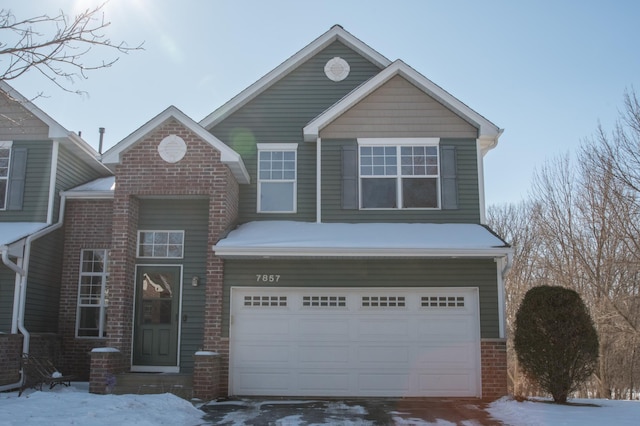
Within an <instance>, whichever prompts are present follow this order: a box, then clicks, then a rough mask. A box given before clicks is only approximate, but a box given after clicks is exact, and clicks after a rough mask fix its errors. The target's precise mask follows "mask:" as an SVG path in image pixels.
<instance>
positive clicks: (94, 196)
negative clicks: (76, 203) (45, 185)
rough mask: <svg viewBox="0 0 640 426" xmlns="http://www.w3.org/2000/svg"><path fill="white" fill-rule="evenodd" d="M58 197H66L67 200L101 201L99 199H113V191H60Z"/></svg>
mask: <svg viewBox="0 0 640 426" xmlns="http://www.w3.org/2000/svg"><path fill="white" fill-rule="evenodd" d="M60 195H64V196H65V197H67V200H69V199H71V200H82V199H85V200H101V199H113V191H82V192H74V191H62V192H60Z"/></svg>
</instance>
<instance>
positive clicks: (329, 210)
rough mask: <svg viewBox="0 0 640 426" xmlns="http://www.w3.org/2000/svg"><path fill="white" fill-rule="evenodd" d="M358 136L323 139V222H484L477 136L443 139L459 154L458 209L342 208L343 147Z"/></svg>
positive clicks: (443, 144)
mask: <svg viewBox="0 0 640 426" xmlns="http://www.w3.org/2000/svg"><path fill="white" fill-rule="evenodd" d="M356 144H357V141H356V140H354V139H323V140H322V221H323V222H406V223H408V222H432V223H480V207H479V205H480V204H479V203H480V197H479V192H478V188H479V186H478V162H477V151H476V141H475V140H473V139H441V140H440V146H441V147H442V146H454V147H455V148H456V158H457V181H458V208H457V209H454V210H415V209H414V210H411V209H407V210H395V209H394V210H345V209H342V204H341V196H342V169H341V168H342V160H341V155H342V147H343V146H345V145H353V146H355V145H356Z"/></svg>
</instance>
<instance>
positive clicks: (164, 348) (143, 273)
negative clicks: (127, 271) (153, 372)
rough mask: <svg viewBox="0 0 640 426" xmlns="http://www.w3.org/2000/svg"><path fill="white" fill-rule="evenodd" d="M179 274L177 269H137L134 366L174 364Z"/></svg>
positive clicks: (175, 362)
mask: <svg viewBox="0 0 640 426" xmlns="http://www.w3.org/2000/svg"><path fill="white" fill-rule="evenodd" d="M180 275H181V268H180V267H179V266H159V265H158V266H156V265H151V266H138V267H137V270H136V310H135V312H136V315H135V316H136V317H135V330H134V344H133V365H134V366H147V367H156V366H157V367H176V366H177V365H178V322H179V317H178V315H179V311H180ZM161 370H162V368H159V371H161Z"/></svg>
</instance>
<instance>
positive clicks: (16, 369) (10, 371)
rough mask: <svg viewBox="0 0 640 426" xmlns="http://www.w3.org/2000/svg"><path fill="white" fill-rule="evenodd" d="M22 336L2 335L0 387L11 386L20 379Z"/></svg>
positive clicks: (0, 336)
mask: <svg viewBox="0 0 640 426" xmlns="http://www.w3.org/2000/svg"><path fill="white" fill-rule="evenodd" d="M21 354H22V334H0V385H10V384H14V383H16V382H17V381H18V380H19V379H20V356H21Z"/></svg>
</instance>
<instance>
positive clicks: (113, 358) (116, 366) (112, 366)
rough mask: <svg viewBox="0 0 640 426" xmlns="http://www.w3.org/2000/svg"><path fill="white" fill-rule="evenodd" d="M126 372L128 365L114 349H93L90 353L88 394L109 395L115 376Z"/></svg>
mask: <svg viewBox="0 0 640 426" xmlns="http://www.w3.org/2000/svg"><path fill="white" fill-rule="evenodd" d="M126 370H128V363H126V362H125V358H124V357H123V355H122V353H121V352H120V351H119V350H118V349H116V348H95V349H93V350H92V351H91V372H90V373H89V375H90V378H89V392H91V393H97V394H101V395H104V394H107V393H110V392H111V390H112V388H113V386H115V376H116V374H120V373H123V372H125V371H126Z"/></svg>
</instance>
